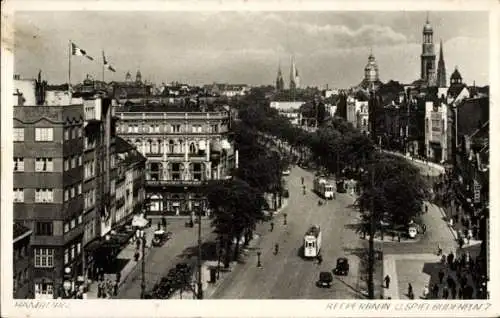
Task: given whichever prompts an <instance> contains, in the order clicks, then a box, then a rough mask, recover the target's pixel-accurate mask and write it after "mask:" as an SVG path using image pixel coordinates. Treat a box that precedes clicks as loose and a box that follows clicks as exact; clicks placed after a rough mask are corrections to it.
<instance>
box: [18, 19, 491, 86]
mask: <svg viewBox="0 0 500 318" xmlns="http://www.w3.org/2000/svg"><path fill="white" fill-rule="evenodd" d="M55 15H57V18H55ZM90 18H91V19H92V23H91V24H89V23H88V21H90V20H89V19H90ZM425 19H426V13H425V12H376V13H375V12H361V13H360V12H333V11H332V12H203V13H200V12H196V13H194V12H182V14H179V13H175V12H133V13H132V12H17V13H16V14H15V23H14V26H15V30H16V37H15V50H14V54H15V62H14V71H15V73H16V74H20V75H21V76H22V77H25V78H33V77H35V76H36V74H37V73H38V70H40V69H41V70H42V73H43V74H44V77H45V78H46V79H47V80H48V81H49V82H50V83H54V84H59V83H65V82H67V77H68V76H67V73H68V71H67V68H68V65H67V56H68V41H69V40H72V41H73V42H74V43H75V44H77V45H78V46H79V47H80V48H81V49H84V50H86V52H87V53H88V54H89V55H91V56H92V57H94V59H95V60H94V61H90V60H87V59H81V60H80V59H79V58H78V57H74V58H73V62H72V82H73V83H76V82H81V81H82V80H83V79H84V78H85V76H86V74H90V75H91V76H93V77H94V78H96V79H101V76H102V75H101V74H102V60H101V59H102V58H101V50H104V51H105V52H106V57H107V59H108V61H109V63H110V64H111V65H113V67H115V69H116V73H110V72H107V73H106V81H111V80H118V81H122V80H124V78H125V74H126V73H127V71H129V72H130V73H131V74H132V75H135V72H136V71H137V70H138V69H140V70H141V73H142V75H143V79H146V80H149V81H152V82H154V83H156V84H161V83H162V82H165V83H166V82H171V81H179V82H186V83H189V84H193V85H199V84H208V83H212V82H228V83H245V84H250V85H266V84H268V85H273V83H274V80H275V78H276V72H277V69H278V64H279V63H280V62H281V68H282V71H283V73H284V74H285V82H287V81H288V80H289V79H288V78H287V77H288V76H287V74H288V70H289V68H290V56H291V55H294V56H295V60H296V65H297V69H298V70H299V72H300V76H301V86H319V87H325V85H326V84H328V85H329V86H330V87H338V88H346V87H350V86H353V85H357V84H358V83H359V82H360V81H361V80H362V78H363V68H364V65H365V64H366V62H367V60H368V55H369V54H370V51H373V54H374V55H375V58H376V60H377V64H378V66H379V70H380V78H381V80H382V81H383V82H387V81H389V80H396V81H400V82H402V83H411V82H412V81H414V80H416V79H418V77H419V68H420V57H419V56H420V53H421V41H422V35H421V34H422V28H423V25H424V24H425ZM429 20H430V23H431V25H432V26H433V28H434V44H435V53H436V54H438V52H439V41H440V40H441V39H442V41H443V45H444V48H443V50H444V58H445V63H446V69H447V72H448V74H447V78H449V76H450V75H451V72H453V70H454V68H455V67H458V69H459V71H460V73H461V74H462V76H463V78H464V81H465V82H466V83H467V84H469V85H472V84H473V82H474V81H475V83H476V84H477V85H487V84H488V82H489V80H488V77H489V63H484V61H489V32H488V23H489V22H488V20H489V19H488V15H487V13H486V12H464V11H457V12H431V13H430V15H429ZM131 21H133V22H134V24H131V23H130V22H131ZM102 30H106V31H105V32H103V31H102ZM262 30H265V31H264V32H262ZM55 34H57V36H55ZM113 39H114V40H113ZM34 52H36V54H34ZM471 56H473V57H474V59H471V58H470V57H471ZM328 65H330V67H328ZM401 70H405V71H404V72H403V71H401Z"/></svg>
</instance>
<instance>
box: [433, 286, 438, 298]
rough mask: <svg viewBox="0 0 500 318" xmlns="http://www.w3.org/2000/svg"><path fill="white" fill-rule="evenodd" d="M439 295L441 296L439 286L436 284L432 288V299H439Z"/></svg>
mask: <svg viewBox="0 0 500 318" xmlns="http://www.w3.org/2000/svg"><path fill="white" fill-rule="evenodd" d="M438 294H439V286H438V284H436V285H434V287H433V288H432V298H434V299H436V298H438Z"/></svg>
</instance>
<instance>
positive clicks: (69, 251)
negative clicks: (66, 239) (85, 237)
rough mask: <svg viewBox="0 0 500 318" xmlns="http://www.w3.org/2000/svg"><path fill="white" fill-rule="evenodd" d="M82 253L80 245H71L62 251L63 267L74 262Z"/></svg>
mask: <svg viewBox="0 0 500 318" xmlns="http://www.w3.org/2000/svg"><path fill="white" fill-rule="evenodd" d="M81 251H82V243H80V242H78V243H76V244H72V245H71V247H70V248H66V249H64V265H66V264H68V263H69V262H71V261H72V260H74V259H75V258H76V257H77V256H78V255H80V253H81Z"/></svg>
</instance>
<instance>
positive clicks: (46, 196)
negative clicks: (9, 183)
mask: <svg viewBox="0 0 500 318" xmlns="http://www.w3.org/2000/svg"><path fill="white" fill-rule="evenodd" d="M14 202H24V189H23V188H14ZM53 202H54V189H43V188H37V189H35V203H53Z"/></svg>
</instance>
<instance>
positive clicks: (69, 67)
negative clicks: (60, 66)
mask: <svg viewBox="0 0 500 318" xmlns="http://www.w3.org/2000/svg"><path fill="white" fill-rule="evenodd" d="M68 44H69V45H68V95H69V96H71V95H70V94H71V53H72V52H71V40H69V43H68Z"/></svg>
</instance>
